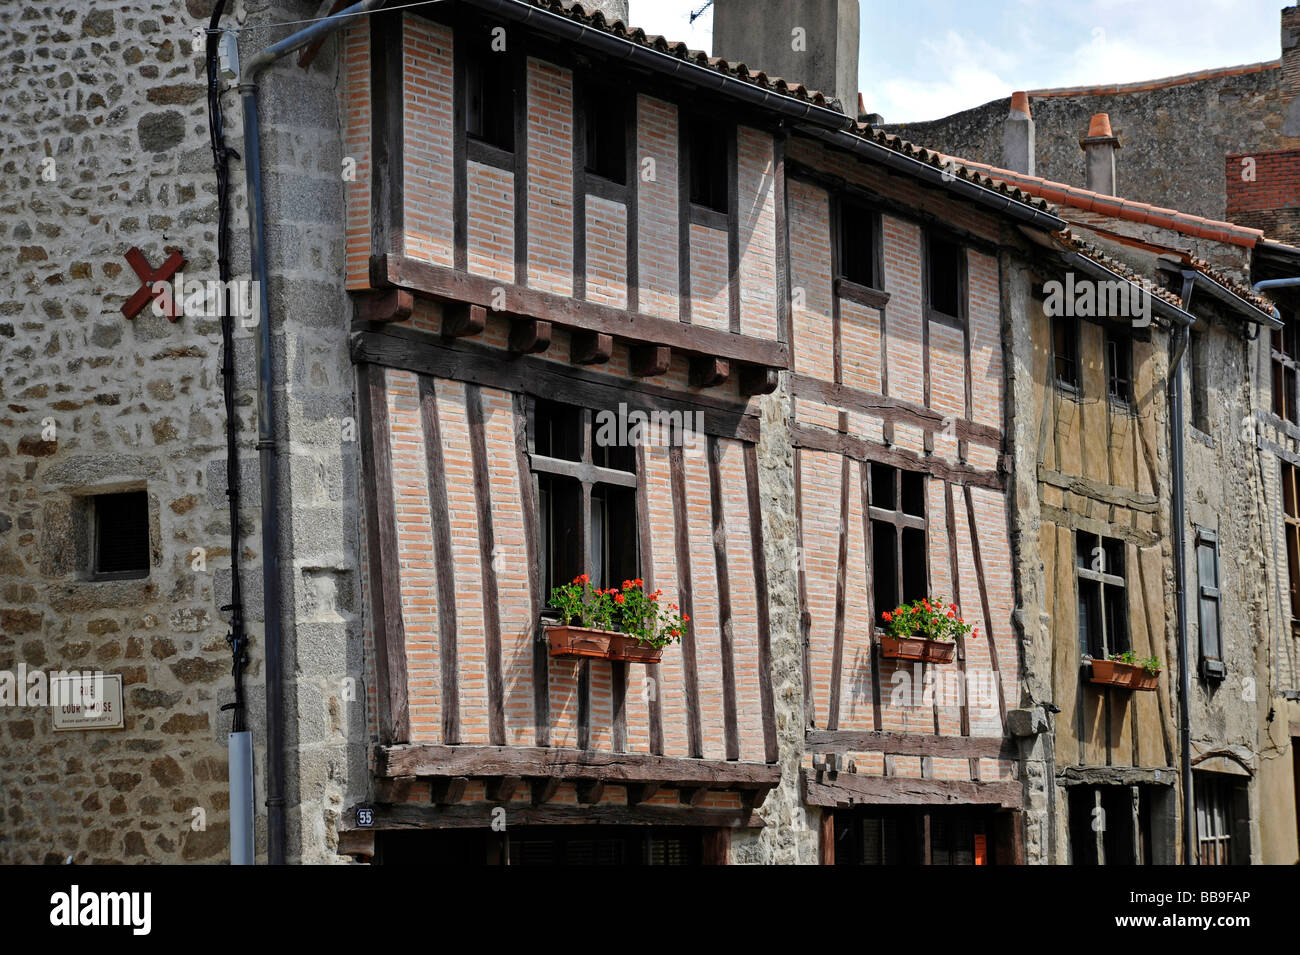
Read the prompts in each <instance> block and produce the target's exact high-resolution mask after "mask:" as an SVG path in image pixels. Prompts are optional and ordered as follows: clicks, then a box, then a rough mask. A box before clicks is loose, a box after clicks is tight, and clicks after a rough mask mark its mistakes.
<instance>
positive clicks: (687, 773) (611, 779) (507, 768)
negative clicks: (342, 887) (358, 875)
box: [375, 743, 781, 789]
mask: <svg viewBox="0 0 1300 955" xmlns="http://www.w3.org/2000/svg"><path fill="white" fill-rule="evenodd" d="M375 774H376V775H377V776H380V777H391V776H420V777H448V776H452V777H454V776H467V777H476V778H478V777H483V776H524V777H534V776H548V777H550V776H553V777H556V778H558V779H565V780H583V779H599V780H602V781H604V782H605V783H609V784H615V785H623V784H626V783H659V784H662V785H666V786H689V785H696V786H709V787H711V788H713V789H729V788H730V789H745V788H751V787H762V786H775V785H777V784H778V783H780V781H781V767H779V766H769V765H767V764H765V763H746V762H740V761H729V760H721V759H688V758H684V757H683V758H678V757H672V756H650V755H647V754H645V753H606V752H600V751H597V750H580V749H565V748H559V747H555V748H550V749H547V748H543V747H531V746H470V745H463V746H443V745H440V744H436V743H407V744H404V745H401V746H380V747H379V748H378V749H376V751H375Z"/></svg>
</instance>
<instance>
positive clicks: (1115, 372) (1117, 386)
mask: <svg viewBox="0 0 1300 955" xmlns="http://www.w3.org/2000/svg"><path fill="white" fill-rule="evenodd" d="M1106 393H1107V394H1108V395H1110V397H1111V398H1112V399H1113V400H1115V401H1117V402H1119V403H1120V404H1123V405H1131V404H1132V403H1133V339H1132V338H1131V337H1130V336H1129V334H1128V332H1123V331H1119V330H1118V329H1112V330H1109V331H1107V332H1106Z"/></svg>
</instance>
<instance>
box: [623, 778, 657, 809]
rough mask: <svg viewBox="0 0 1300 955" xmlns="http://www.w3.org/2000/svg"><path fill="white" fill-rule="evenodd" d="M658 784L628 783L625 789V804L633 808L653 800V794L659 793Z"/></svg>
mask: <svg viewBox="0 0 1300 955" xmlns="http://www.w3.org/2000/svg"><path fill="white" fill-rule="evenodd" d="M660 788H661V787H660V786H659V784H658V783H629V784H628V787H627V804H628V805H629V806H635V805H638V804H639V803H643V802H649V801H650V800H651V799H652V798H654V795H655V793H657V792H659V790H660Z"/></svg>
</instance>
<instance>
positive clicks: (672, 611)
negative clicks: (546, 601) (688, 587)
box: [546, 574, 691, 663]
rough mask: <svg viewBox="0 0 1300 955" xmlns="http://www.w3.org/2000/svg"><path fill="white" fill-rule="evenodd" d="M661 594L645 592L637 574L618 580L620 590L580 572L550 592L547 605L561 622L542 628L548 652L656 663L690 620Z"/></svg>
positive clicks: (680, 635) (564, 655) (643, 583)
mask: <svg viewBox="0 0 1300 955" xmlns="http://www.w3.org/2000/svg"><path fill="white" fill-rule="evenodd" d="M662 596H663V591H661V590H656V591H654V592H653V593H647V592H646V590H645V582H644V581H642V580H641V579H640V578H637V579H636V580H625V581H623V587H622V589H621V590H620V589H619V588H617V587H609V588H607V589H603V590H602V589H600V588H593V587H592V585H591V577H590V576H589V575H588V574H580V575H579V576H577V577H575V578H574V579H573V581H572V583H568V584H564V585H562V586H560V587H556V588H555V589H554V590H552V591H551V601H550V603H551V606H552V607H554V608H555V609H556V610H558V611H559V612H560V623H559V624H558V625H553V626H550V627H548V628H547V631H546V635H547V642H548V643H549V644H550V652H551V656H555V657H561V656H563V657H592V658H595V659H600V660H623V661H626V662H628V663H658V662H659V661H660V659H661V658H662V657H663V648H664V647H666V646H667V645H668V644H670V643H675V642H677V641H679V640H681V638H682V634H683V633H684V632H685V630H686V624H687V623H688V622H689V621H690V619H691V618H690V617H688V616H681V615H680V614H678V612H677V605H676V604H668V605H667V606H666V607H665V606H664V605H663V604H662V603H661V602H660V597H662ZM574 621H577V623H576V624H575V623H574Z"/></svg>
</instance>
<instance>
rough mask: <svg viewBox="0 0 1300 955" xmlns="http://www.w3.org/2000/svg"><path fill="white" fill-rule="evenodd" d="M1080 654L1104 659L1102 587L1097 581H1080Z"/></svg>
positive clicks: (1081, 579)
mask: <svg viewBox="0 0 1300 955" xmlns="http://www.w3.org/2000/svg"><path fill="white" fill-rule="evenodd" d="M1078 583H1079V609H1078V615H1079V653H1080V654H1084V655H1086V656H1090V657H1092V658H1093V659H1104V658H1105V652H1104V650H1103V647H1102V640H1101V585H1100V584H1098V583H1097V582H1096V581H1095V580H1084V579H1083V578H1080V579H1079V581H1078Z"/></svg>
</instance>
